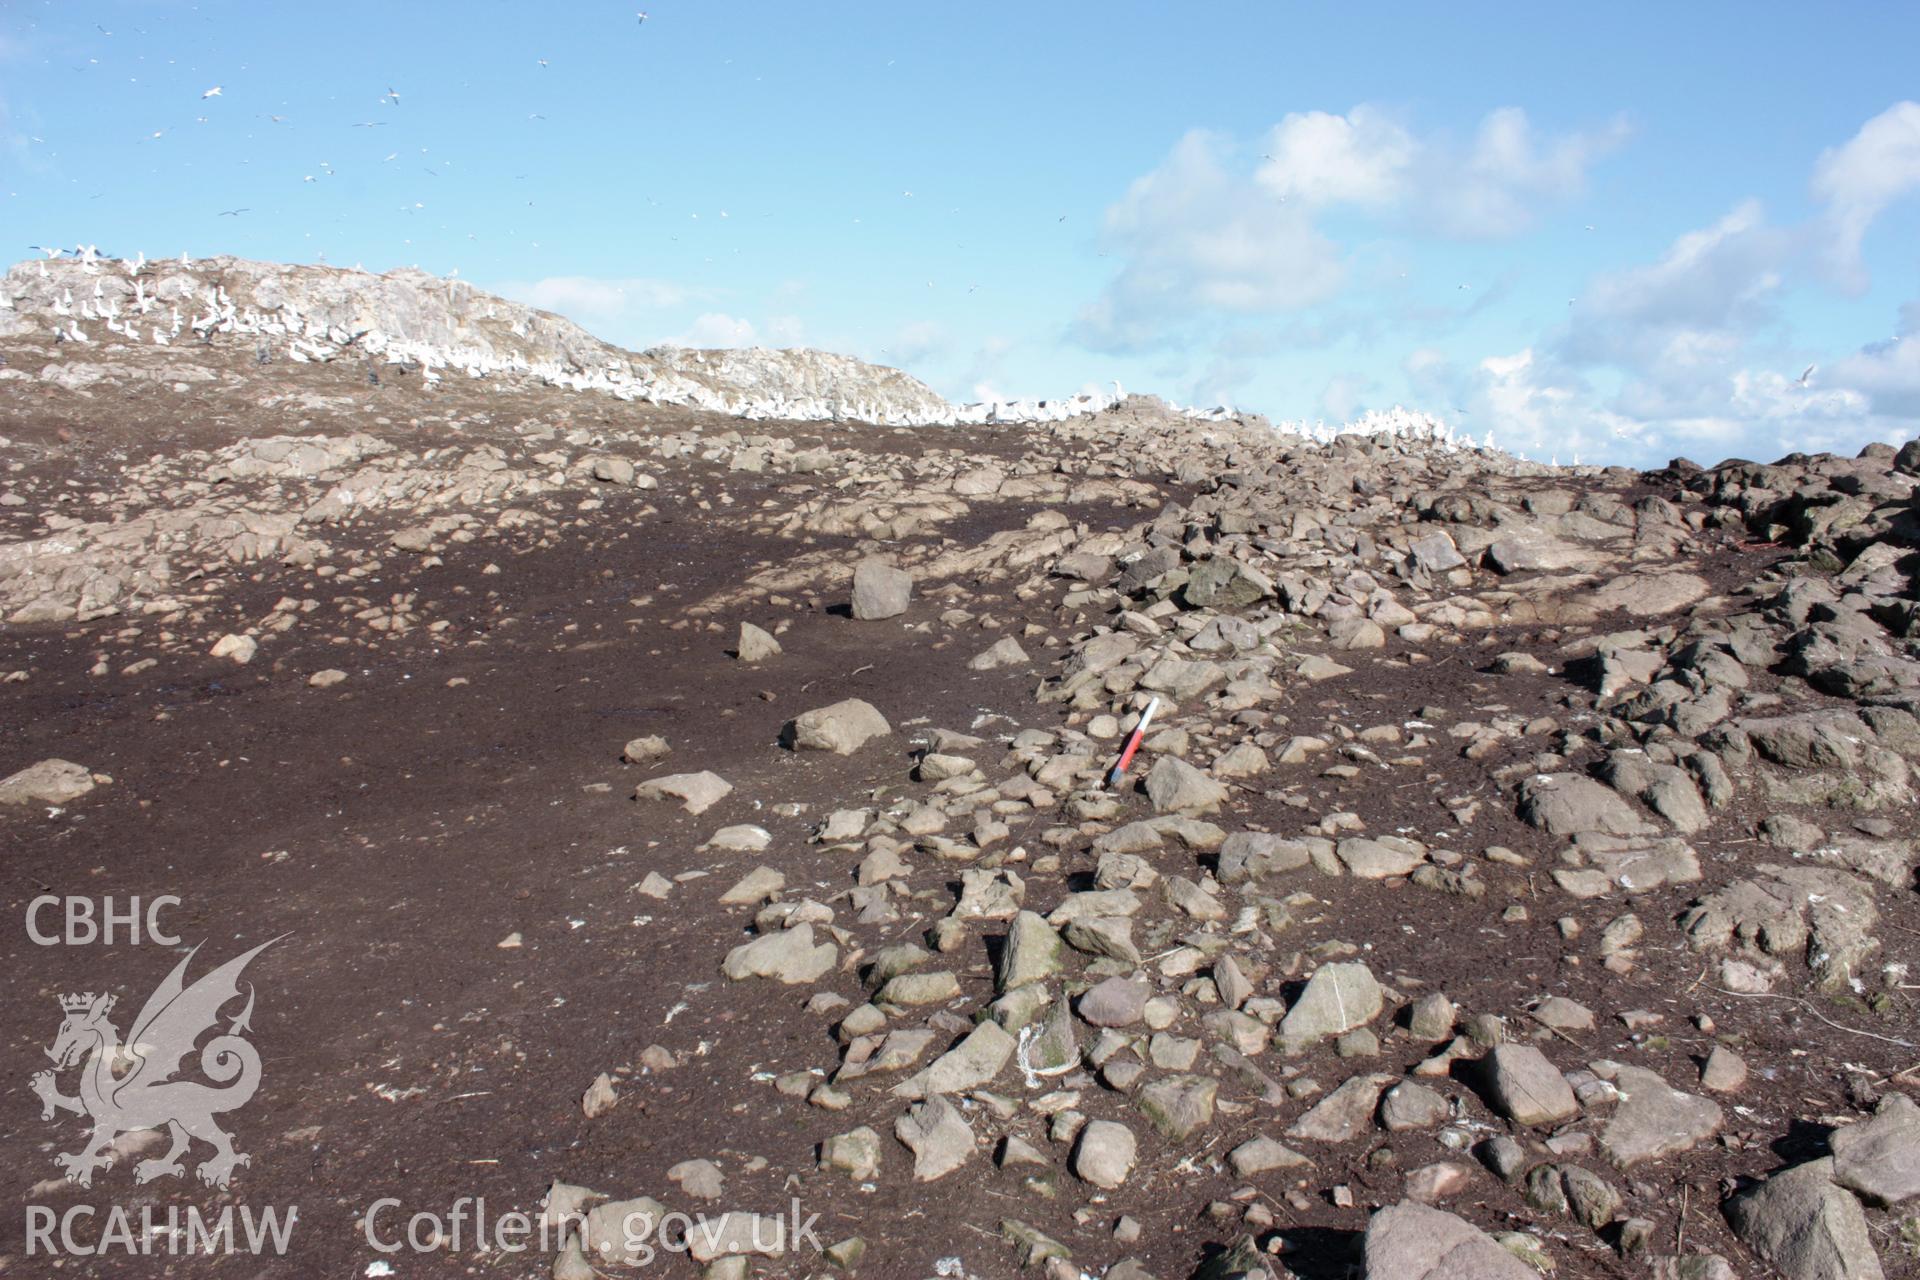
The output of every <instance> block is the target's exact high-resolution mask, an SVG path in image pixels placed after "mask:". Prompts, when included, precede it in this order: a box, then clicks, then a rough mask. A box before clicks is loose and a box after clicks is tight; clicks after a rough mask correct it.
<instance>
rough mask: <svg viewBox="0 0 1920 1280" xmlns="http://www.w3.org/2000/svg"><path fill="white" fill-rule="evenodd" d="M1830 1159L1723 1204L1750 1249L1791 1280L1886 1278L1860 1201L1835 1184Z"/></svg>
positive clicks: (1796, 1169) (1788, 1171) (1783, 1175)
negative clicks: (1725, 1204) (1725, 1205)
mask: <svg viewBox="0 0 1920 1280" xmlns="http://www.w3.org/2000/svg"><path fill="white" fill-rule="evenodd" d="M1833 1163H1834V1162H1833V1159H1832V1158H1831V1157H1828V1158H1826V1159H1823V1160H1811V1161H1808V1162H1807V1163H1806V1164H1798V1165H1795V1166H1793V1167H1792V1168H1791V1169H1785V1170H1782V1171H1781V1172H1779V1173H1776V1174H1774V1175H1773V1176H1772V1177H1770V1178H1768V1179H1767V1180H1766V1181H1765V1182H1763V1183H1761V1184H1760V1185H1759V1186H1758V1187H1755V1188H1754V1189H1752V1190H1750V1191H1746V1192H1743V1193H1742V1194H1740V1195H1737V1196H1735V1197H1734V1198H1733V1199H1732V1200H1730V1201H1728V1202H1727V1221H1728V1222H1729V1223H1731V1224H1732V1226H1733V1233H1734V1234H1735V1235H1737V1236H1739V1237H1740V1239H1741V1240H1742V1241H1743V1242H1744V1243H1745V1244H1746V1246H1747V1247H1748V1248H1749V1249H1752V1250H1753V1251H1754V1252H1755V1253H1757V1254H1759V1255H1760V1256H1761V1257H1762V1258H1765V1259H1766V1260H1767V1261H1768V1262H1771V1263H1772V1264H1773V1265H1774V1266H1776V1267H1778V1268H1779V1269H1780V1272H1781V1274H1783V1275H1786V1276H1789V1277H1791V1278H1792V1280H1884V1277H1885V1275H1886V1273H1885V1272H1884V1271H1882V1270H1881V1269H1880V1257H1879V1255H1878V1254H1877V1253H1875V1252H1874V1248H1873V1236H1872V1233H1871V1232H1870V1231H1869V1229H1868V1226H1867V1215H1866V1213H1865V1212H1864V1211H1863V1210H1862V1209H1861V1208H1860V1202H1859V1201H1858V1200H1857V1199H1855V1198H1854V1195H1853V1193H1852V1192H1851V1191H1848V1190H1847V1189H1846V1188H1845V1187H1840V1186H1836V1185H1834V1181H1833Z"/></svg>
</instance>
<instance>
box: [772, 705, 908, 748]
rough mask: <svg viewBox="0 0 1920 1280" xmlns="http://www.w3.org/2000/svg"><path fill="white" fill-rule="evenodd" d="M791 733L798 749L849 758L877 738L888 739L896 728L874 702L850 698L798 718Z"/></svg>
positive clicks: (795, 719) (817, 708)
mask: <svg viewBox="0 0 1920 1280" xmlns="http://www.w3.org/2000/svg"><path fill="white" fill-rule="evenodd" d="M791 732H792V740H793V745H794V747H795V748H796V749H798V750H803V751H831V752H833V753H834V754H835V755H840V756H848V755H852V754H853V753H854V752H856V751H858V750H859V749H860V748H861V747H863V746H865V745H866V744H867V743H868V742H870V741H872V740H873V739H875V738H884V737H886V736H887V735H888V734H890V733H892V732H893V726H892V725H890V724H888V723H887V718H886V717H885V716H883V715H881V714H880V712H879V711H878V710H876V709H875V708H874V706H873V704H872V703H870V702H863V701H861V700H860V699H859V698H848V699H846V700H845V701H843V702H836V703H834V704H833V705H832V706H828V707H816V708H815V709H814V710H812V711H808V712H806V713H804V714H802V715H799V716H796V717H795V718H794V720H793V724H792V726H791Z"/></svg>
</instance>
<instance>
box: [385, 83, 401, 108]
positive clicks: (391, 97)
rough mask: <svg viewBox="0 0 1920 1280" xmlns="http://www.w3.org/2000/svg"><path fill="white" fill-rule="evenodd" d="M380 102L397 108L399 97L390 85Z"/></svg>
mask: <svg viewBox="0 0 1920 1280" xmlns="http://www.w3.org/2000/svg"><path fill="white" fill-rule="evenodd" d="M380 101H382V102H384V103H386V104H388V105H389V106H394V107H397V106H399V105H400V95H399V94H398V93H396V92H395V91H394V88H393V86H392V85H388V86H387V94H386V96H385V97H384V98H382V99H380Z"/></svg>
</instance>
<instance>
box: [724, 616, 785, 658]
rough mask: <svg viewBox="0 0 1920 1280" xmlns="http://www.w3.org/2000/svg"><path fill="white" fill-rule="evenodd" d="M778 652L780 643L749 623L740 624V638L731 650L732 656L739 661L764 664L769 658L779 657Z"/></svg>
mask: <svg viewBox="0 0 1920 1280" xmlns="http://www.w3.org/2000/svg"><path fill="white" fill-rule="evenodd" d="M780 652H781V650H780V642H779V641H778V640H775V639H774V638H773V636H772V635H771V634H769V633H768V632H766V631H762V630H761V629H760V628H759V627H756V626H754V625H753V624H752V623H751V622H743V623H741V624H740V638H739V640H738V641H736V642H735V644H734V649H733V653H734V656H735V657H736V658H738V659H739V660H740V661H742V662H765V661H766V660H767V659H769V658H777V657H779V656H780Z"/></svg>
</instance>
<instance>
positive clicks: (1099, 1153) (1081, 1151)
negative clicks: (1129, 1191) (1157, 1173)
mask: <svg viewBox="0 0 1920 1280" xmlns="http://www.w3.org/2000/svg"><path fill="white" fill-rule="evenodd" d="M1137 1148H1138V1144H1137V1142H1136V1141H1135V1139H1134V1136H1133V1130H1131V1129H1129V1128H1127V1126H1125V1125H1123V1124H1116V1123H1115V1122H1113V1121H1112V1120H1089V1121H1088V1122H1087V1124H1086V1127H1085V1128H1083V1129H1081V1130H1080V1140H1079V1142H1078V1143H1077V1144H1076V1145H1075V1147H1074V1151H1073V1171H1074V1173H1075V1174H1077V1175H1078V1176H1079V1177H1081V1178H1083V1179H1085V1180H1086V1181H1088V1182H1091V1183H1092V1184H1093V1185H1094V1186H1096V1187H1104V1188H1105V1189H1107V1190H1109V1191H1112V1190H1114V1189H1115V1188H1117V1187H1120V1186H1121V1185H1123V1184H1124V1183H1125V1182H1126V1180H1127V1175H1128V1174H1129V1173H1132V1172H1133V1162H1134V1157H1135V1154H1136V1151H1137Z"/></svg>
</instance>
